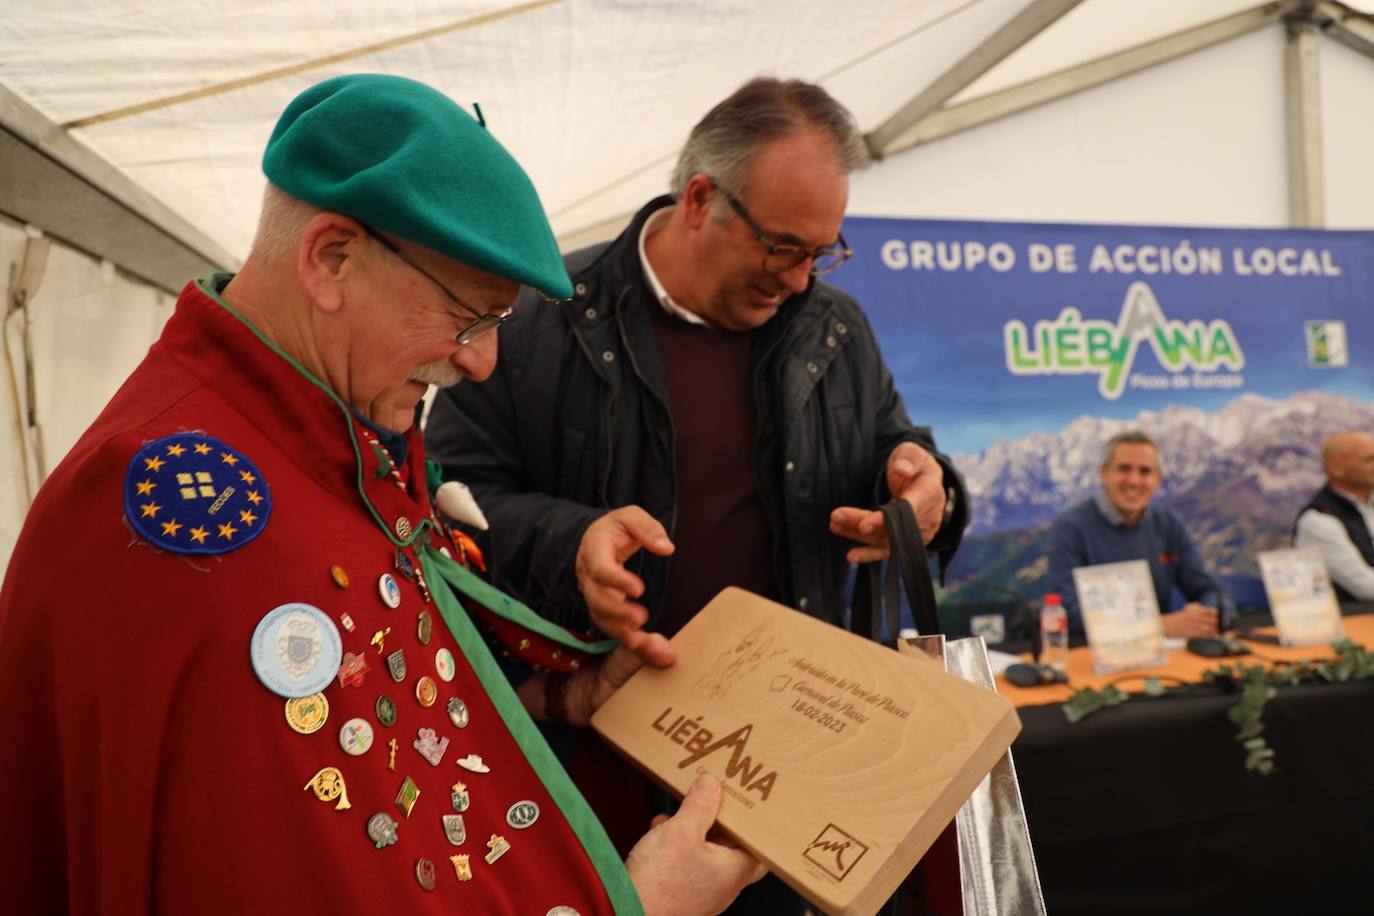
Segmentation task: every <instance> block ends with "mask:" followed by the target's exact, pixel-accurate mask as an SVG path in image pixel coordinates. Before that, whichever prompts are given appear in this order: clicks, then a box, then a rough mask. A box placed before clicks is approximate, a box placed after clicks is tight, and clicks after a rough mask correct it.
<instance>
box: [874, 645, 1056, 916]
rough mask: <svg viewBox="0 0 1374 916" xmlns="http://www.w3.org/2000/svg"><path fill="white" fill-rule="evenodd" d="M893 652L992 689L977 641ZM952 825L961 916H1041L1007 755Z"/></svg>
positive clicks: (983, 650) (1023, 811)
mask: <svg viewBox="0 0 1374 916" xmlns="http://www.w3.org/2000/svg"><path fill="white" fill-rule="evenodd" d="M897 648H898V649H899V650H900V651H902V652H923V653H925V654H927V655H930V656H933V657H937V658H942V659H943V660H944V665H945V670H946V671H948V672H949V673H950V674H952V675H954V676H955V677H958V678H962V679H963V680H966V681H968V682H969V683H972V684H979V685H981V686H983V687H986V688H987V689H989V690H996V689H997V687H996V684H995V682H994V681H993V677H992V665H991V663H990V662H989V661H988V650H987V646H986V645H985V644H984V642H983V638H982V637H981V636H970V637H967V638H965V639H953V640H948V641H946V640H945V637H943V636H940V635H935V636H917V637H915V638H912V639H899V640H898V641H897ZM954 823H955V829H956V832H957V833H958V837H959V887H960V890H961V892H962V894H963V901H964V916H1044V914H1045V898H1044V895H1043V894H1042V893H1041V890H1040V875H1039V872H1037V871H1036V868H1035V853H1034V851H1033V850H1032V849H1031V839H1030V832H1029V830H1028V829H1027V827H1026V808H1025V806H1024V805H1023V804H1022V802H1021V788H1020V785H1019V784H1018V783H1017V781H1016V767H1015V765H1014V764H1013V763H1012V760H1011V751H1007V753H1006V754H1005V755H1003V757H1002V759H1001V760H999V761H997V764H996V765H995V766H994V767H993V768H992V772H990V773H988V775H987V776H986V777H984V779H983V781H982V782H981V783H979V784H978V788H977V789H975V790H974V791H973V795H971V796H970V797H969V800H968V801H966V802H964V806H963V807H962V808H960V809H959V813H958V815H956V816H955V819H954Z"/></svg>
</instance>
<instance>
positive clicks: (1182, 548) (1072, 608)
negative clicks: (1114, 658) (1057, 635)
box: [1046, 492, 1217, 633]
mask: <svg viewBox="0 0 1374 916" xmlns="http://www.w3.org/2000/svg"><path fill="white" fill-rule="evenodd" d="M1049 542H1050V546H1049V554H1050V556H1049V575H1048V579H1047V584H1046V591H1047V592H1057V593H1058V594H1059V597H1060V598H1062V599H1063V601H1064V609H1065V610H1066V611H1067V612H1068V615H1069V630H1070V631H1071V632H1073V633H1082V632H1083V615H1082V612H1081V611H1080V610H1079V607H1078V593H1077V591H1075V589H1074V585H1073V571H1074V570H1075V569H1076V568H1078V567H1080V566H1096V565H1098V564H1100V563H1121V562H1124V561H1126V560H1146V561H1148V562H1149V564H1150V575H1151V576H1152V577H1153V578H1154V582H1155V597H1156V599H1157V600H1158V601H1159V612H1160V613H1161V614H1163V613H1167V612H1168V610H1169V600H1170V595H1171V593H1172V592H1173V589H1174V587H1175V586H1177V587H1178V590H1179V591H1180V592H1182V593H1183V596H1184V597H1185V598H1187V599H1188V600H1189V601H1196V602H1199V603H1200V604H1205V605H1207V606H1209V607H1216V606H1217V596H1216V593H1215V591H1214V589H1213V586H1212V580H1211V578H1210V576H1209V575H1208V573H1207V567H1206V564H1204V563H1203V562H1202V554H1201V553H1199V552H1198V549H1197V547H1196V546H1195V545H1194V544H1193V539H1192V538H1190V537H1189V536H1188V532H1187V530H1186V529H1185V528H1184V527H1183V520H1182V519H1180V518H1179V517H1178V514H1177V513H1175V512H1174V511H1173V510H1171V509H1164V508H1160V507H1157V506H1147V507H1146V508H1145V515H1144V516H1143V517H1142V518H1141V519H1140V521H1139V522H1138V523H1136V524H1134V525H1127V524H1124V523H1123V522H1122V520H1121V514H1120V513H1119V512H1117V511H1116V509H1115V508H1113V507H1112V505H1111V503H1109V502H1107V498H1106V496H1105V495H1104V494H1102V493H1101V492H1099V493H1097V494H1096V495H1095V496H1094V497H1093V498H1092V499H1086V500H1084V501H1083V502H1081V503H1079V504H1078V505H1076V506H1074V507H1073V508H1071V509H1067V510H1065V511H1064V512H1062V513H1060V515H1059V516H1058V517H1057V518H1056V519H1055V520H1054V523H1053V524H1051V525H1050V533H1049Z"/></svg>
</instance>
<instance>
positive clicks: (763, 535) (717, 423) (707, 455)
mask: <svg viewBox="0 0 1374 916" xmlns="http://www.w3.org/2000/svg"><path fill="white" fill-rule="evenodd" d="M651 312H652V314H653V318H654V320H653V326H654V337H655V339H656V340H657V341H658V348H659V352H660V353H661V354H662V356H663V366H664V369H665V370H666V372H667V376H668V398H669V408H670V409H671V411H672V416H673V434H674V435H673V464H674V471H675V477H676V490H677V520H676V523H675V524H674V526H673V530H672V531H671V532H669V535H670V536H671V537H672V539H673V543H674V545H675V546H676V548H677V549H676V551H674V553H673V557H672V560H671V561H670V563H669V567H668V589H667V595H666V600H665V602H664V607H663V614H662V617H661V618H660V619H659V624H658V629H659V630H661V631H662V632H663V633H664V634H665V635H667V636H672V635H673V634H674V633H676V632H677V631H678V630H680V629H681V628H682V626H683V624H685V623H686V622H687V621H688V620H690V619H691V618H692V616H693V615H694V614H696V612H697V611H698V610H700V609H701V608H702V606H704V605H705V604H706V603H707V602H708V601H710V600H711V599H712V598H714V597H715V596H716V593H717V592H719V591H720V590H721V589H723V588H725V587H726V586H727V585H737V586H739V587H741V588H745V589H748V590H749V591H752V592H756V593H758V594H761V595H765V596H767V597H769V598H774V597H776V594H775V592H776V588H775V584H774V580H773V549H772V544H773V535H772V531H771V529H770V528H769V524H768V515H767V514H766V513H765V512H764V508H763V502H762V501H761V500H760V499H759V493H758V487H757V486H756V485H755V482H754V454H755V434H756V431H757V428H758V418H757V416H756V412H757V411H756V407H755V403H754V397H753V393H752V392H753V383H752V381H751V375H750V350H751V345H752V342H753V335H752V334H750V333H748V332H743V333H739V332H733V331H723V330H718V329H716V328H710V327H705V326H702V325H696V324H690V323H688V322H686V321H682V320H681V319H679V318H676V317H674V316H672V315H669V314H668V313H667V312H666V311H664V310H663V309H662V308H653V309H651Z"/></svg>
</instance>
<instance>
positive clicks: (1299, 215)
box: [1283, 11, 1326, 229]
mask: <svg viewBox="0 0 1374 916" xmlns="http://www.w3.org/2000/svg"><path fill="white" fill-rule="evenodd" d="M1308 12H1309V15H1310V11H1308ZM1286 27H1287V30H1288V39H1287V44H1286V45H1285V47H1284V55H1283V85H1284V100H1285V114H1286V129H1285V132H1286V134H1287V142H1288V214H1289V221H1290V222H1291V223H1292V224H1293V226H1295V227H1297V228H1304V229H1320V228H1321V227H1322V226H1324V225H1325V224H1326V213H1325V192H1324V189H1323V171H1322V124H1321V87H1320V84H1319V81H1318V68H1319V65H1320V61H1319V59H1318V56H1317V36H1318V28H1317V24H1316V23H1314V22H1313V21H1312V20H1311V19H1310V18H1309V17H1308V15H1304V16H1302V17H1301V18H1298V17H1294V18H1291V19H1289V20H1288V21H1287V22H1286Z"/></svg>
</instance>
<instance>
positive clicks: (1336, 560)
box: [1293, 487, 1374, 601]
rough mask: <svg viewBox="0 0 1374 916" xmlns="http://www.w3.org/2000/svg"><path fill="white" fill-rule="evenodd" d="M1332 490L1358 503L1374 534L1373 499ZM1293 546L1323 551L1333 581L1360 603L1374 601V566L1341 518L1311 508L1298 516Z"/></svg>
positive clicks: (1357, 506)
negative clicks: (1363, 554)
mask: <svg viewBox="0 0 1374 916" xmlns="http://www.w3.org/2000/svg"><path fill="white" fill-rule="evenodd" d="M1331 489H1332V490H1334V491H1335V492H1336V493H1339V494H1340V495H1341V496H1344V497H1345V498H1346V499H1348V500H1350V501H1351V502H1352V503H1354V504H1355V508H1357V509H1359V510H1360V516H1361V517H1362V518H1364V524H1365V527H1366V528H1368V529H1369V531H1370V533H1371V534H1374V498H1371V499H1365V500H1362V499H1360V498H1359V497H1357V496H1355V495H1354V494H1353V493H1347V492H1345V491H1344V490H1337V489H1336V488H1335V487H1332V488H1331ZM1293 545H1294V546H1295V547H1315V548H1317V549H1318V550H1320V551H1321V552H1322V556H1323V557H1325V558H1326V571H1327V572H1329V573H1330V574H1331V581H1333V582H1335V583H1336V584H1337V585H1339V586H1340V587H1341V588H1343V589H1345V590H1346V591H1348V592H1350V594H1352V595H1354V596H1355V597H1356V598H1358V599H1359V600H1361V601H1374V566H1370V565H1369V564H1368V563H1366V562H1365V561H1364V557H1363V556H1361V555H1360V550H1359V548H1358V547H1356V546H1355V542H1354V541H1352V540H1350V533H1349V532H1348V531H1346V530H1345V525H1343V524H1341V521H1340V519H1338V518H1334V517H1333V516H1330V515H1327V514H1326V513H1325V512H1318V511H1317V510H1316V509H1308V510H1307V511H1306V512H1304V513H1303V514H1302V515H1299V516H1298V525H1297V532H1296V534H1295V535H1294V537H1293Z"/></svg>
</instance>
